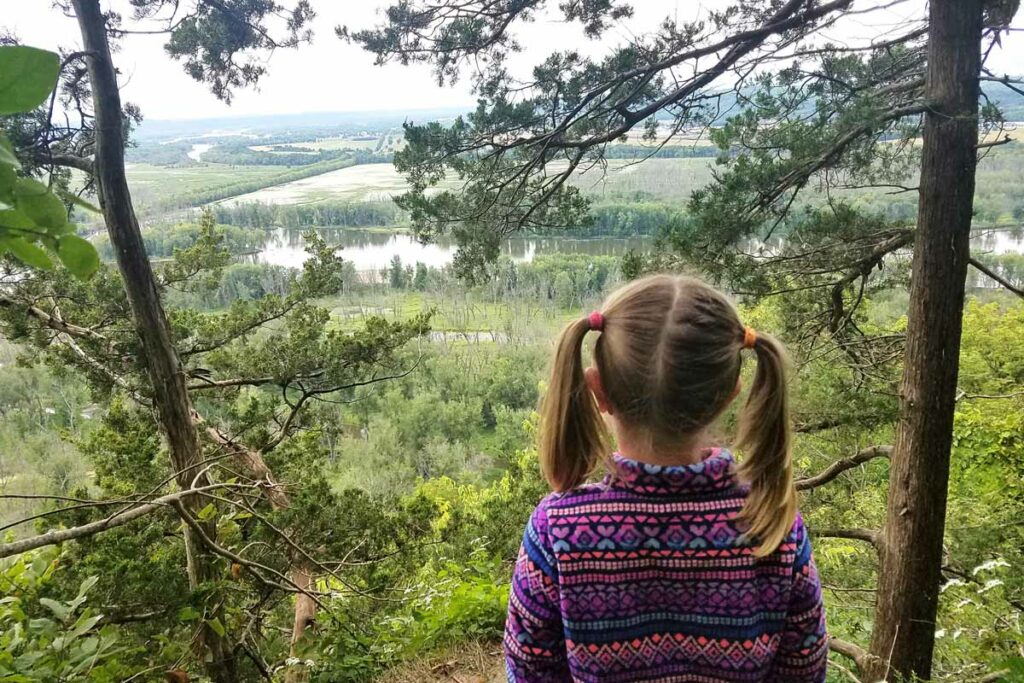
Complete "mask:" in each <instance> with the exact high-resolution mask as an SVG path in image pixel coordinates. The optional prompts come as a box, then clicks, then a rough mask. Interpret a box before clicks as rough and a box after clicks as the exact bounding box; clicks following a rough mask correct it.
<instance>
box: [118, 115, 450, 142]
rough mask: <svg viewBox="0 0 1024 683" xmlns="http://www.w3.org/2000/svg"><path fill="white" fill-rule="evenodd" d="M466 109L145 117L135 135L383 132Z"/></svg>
mask: <svg viewBox="0 0 1024 683" xmlns="http://www.w3.org/2000/svg"><path fill="white" fill-rule="evenodd" d="M465 111H466V108H465V107H445V108H437V109H409V110H406V111H349V112H307V113H304V114H267V115H259V116H223V117H216V118H208V119H153V120H143V122H142V124H141V125H140V126H139V128H138V129H137V130H136V131H135V134H134V137H135V139H136V140H138V141H156V140H169V139H175V138H190V137H199V136H203V135H207V136H210V135H217V136H220V135H232V134H236V135H237V134H248V135H256V136H263V135H281V134H284V133H295V132H316V133H317V134H321V135H357V134H359V133H361V132H363V131H373V132H382V131H387V130H390V129H392V128H398V127H400V126H401V125H402V123H404V122H405V121H416V122H422V121H433V120H439V119H440V120H444V119H451V118H454V117H456V116H458V115H459V114H462V113H464V112H465Z"/></svg>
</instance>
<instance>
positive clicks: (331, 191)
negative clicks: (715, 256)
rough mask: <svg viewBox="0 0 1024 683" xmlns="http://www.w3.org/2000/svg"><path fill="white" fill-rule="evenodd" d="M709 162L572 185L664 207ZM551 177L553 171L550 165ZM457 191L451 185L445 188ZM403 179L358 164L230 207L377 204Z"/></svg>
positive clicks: (696, 182)
mask: <svg viewBox="0 0 1024 683" xmlns="http://www.w3.org/2000/svg"><path fill="white" fill-rule="evenodd" d="M712 161H713V160H711V159H706V158H705V159H649V160H647V161H645V162H643V163H640V164H638V163H630V162H628V161H626V160H620V159H615V160H611V161H609V162H608V164H607V166H606V167H605V168H603V169H602V168H601V167H594V168H591V169H588V170H585V171H583V172H580V173H577V174H576V176H575V177H574V179H573V183H574V184H576V185H578V186H579V187H580V188H582V189H583V190H584V191H585V192H587V193H588V194H591V195H593V196H595V197H598V198H608V199H615V198H619V197H633V196H635V195H636V194H637V193H644V194H647V195H650V196H653V197H655V198H657V199H660V200H664V201H671V200H680V201H683V200H685V199H686V198H687V197H688V196H689V194H690V192H692V191H693V190H695V189H697V188H699V187H702V186H704V185H705V184H707V183H708V182H710V180H711V170H710V166H709V163H711V162H712ZM551 170H552V172H557V171H558V166H557V165H553V166H552V168H551ZM446 186H447V187H450V188H455V187H457V184H456V183H455V182H450V183H448V184H447V185H446ZM405 190H406V185H405V179H404V177H403V176H402V175H401V174H399V173H398V172H397V171H395V168H394V166H392V165H391V164H362V165H359V166H353V167H351V168H343V169H341V170H338V171H332V172H330V173H324V174H323V175H318V176H315V177H312V178H304V179H303V180H297V181H295V182H292V183H286V184H284V185H276V186H273V187H267V188H264V189H262V190H258V191H256V192H250V193H249V194H245V195H241V196H239V197H234V198H232V199H230V200H227V201H230V202H232V203H245V202H267V203H271V204H312V203H316V202H321V201H326V200H331V201H383V200H385V199H388V198H389V197H392V196H394V195H397V194H401V193H402V192H405Z"/></svg>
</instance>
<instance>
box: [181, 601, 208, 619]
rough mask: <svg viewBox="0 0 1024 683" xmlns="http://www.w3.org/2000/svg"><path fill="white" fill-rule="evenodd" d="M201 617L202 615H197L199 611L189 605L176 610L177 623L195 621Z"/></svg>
mask: <svg viewBox="0 0 1024 683" xmlns="http://www.w3.org/2000/svg"><path fill="white" fill-rule="evenodd" d="M201 616H203V615H202V614H200V613H199V610H197V609H196V608H195V607H192V606H191V605H186V606H185V607H182V608H181V609H180V610H178V621H195V620H196V619H198V618H199V617H201Z"/></svg>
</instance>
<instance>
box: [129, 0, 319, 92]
mask: <svg viewBox="0 0 1024 683" xmlns="http://www.w3.org/2000/svg"><path fill="white" fill-rule="evenodd" d="M133 5H134V8H135V11H136V14H138V15H139V16H142V17H146V16H152V15H154V14H157V13H159V12H160V11H161V10H162V9H164V2H162V0H136V2H134V3H133ZM314 16H315V13H314V12H313V9H312V8H311V7H310V5H309V2H308V1H307V0H297V1H296V2H295V4H294V5H293V6H292V7H290V8H288V7H285V6H283V5H280V4H278V3H276V2H266V1H264V0H234V1H233V2H232V3H231V4H230V5H224V4H221V3H219V2H218V3H201V4H199V5H198V6H197V7H196V9H195V11H193V12H191V13H190V14H188V15H187V16H185V17H183V18H182V19H180V20H179V21H177V22H175V24H174V30H172V31H171V32H170V39H169V40H168V41H167V44H166V45H165V46H164V48H165V49H166V50H167V54H169V55H170V56H171V57H172V58H174V59H179V60H184V62H185V73H187V74H188V75H189V76H191V77H192V78H194V79H195V80H197V81H199V82H200V83H206V84H208V85H209V86H210V89H211V90H212V91H213V94H214V95H216V96H217V97H218V98H220V99H222V100H224V101H225V102H231V96H232V91H233V90H234V89H235V88H239V87H246V86H251V85H254V84H255V83H256V82H257V81H258V80H259V79H260V77H261V76H263V74H264V73H265V72H266V66H265V65H264V64H265V62H264V61H263V60H261V59H259V58H258V57H257V56H256V55H253V54H252V53H253V52H258V51H259V50H273V49H276V48H279V47H295V46H297V45H299V44H301V43H304V42H308V41H309V38H310V35H311V33H310V30H309V28H308V24H309V23H310V22H311V21H312V19H313V17H314ZM276 17H282V18H284V19H285V28H286V30H285V32H284V33H283V35H281V36H279V37H273V36H271V34H270V32H269V31H268V29H267V27H266V24H267V22H268V20H271V19H273V18H276Z"/></svg>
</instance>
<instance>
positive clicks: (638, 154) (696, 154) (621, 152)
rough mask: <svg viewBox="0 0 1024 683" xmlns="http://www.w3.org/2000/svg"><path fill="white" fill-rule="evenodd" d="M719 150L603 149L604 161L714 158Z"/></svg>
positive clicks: (687, 147) (709, 147) (701, 147)
mask: <svg viewBox="0 0 1024 683" xmlns="http://www.w3.org/2000/svg"><path fill="white" fill-rule="evenodd" d="M719 154H721V150H720V149H718V148H717V147H715V146H714V145H685V144H682V145H679V144H676V145H672V144H669V145H663V146H662V147H658V146H657V145H630V144H625V145H608V146H607V147H605V149H604V158H605V159H636V160H637V161H641V160H643V159H698V158H708V157H714V156H718V155H719Z"/></svg>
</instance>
